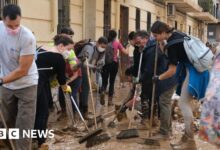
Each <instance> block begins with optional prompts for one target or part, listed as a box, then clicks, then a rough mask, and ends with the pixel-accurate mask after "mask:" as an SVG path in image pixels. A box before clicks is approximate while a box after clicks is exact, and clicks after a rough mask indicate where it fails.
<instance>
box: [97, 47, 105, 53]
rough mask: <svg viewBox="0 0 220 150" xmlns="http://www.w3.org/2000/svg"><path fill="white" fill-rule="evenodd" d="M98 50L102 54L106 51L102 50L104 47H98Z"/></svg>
mask: <svg viewBox="0 0 220 150" xmlns="http://www.w3.org/2000/svg"><path fill="white" fill-rule="evenodd" d="M97 49H98V51H99V52H100V53H102V52H104V51H105V48H102V47H98V48H97Z"/></svg>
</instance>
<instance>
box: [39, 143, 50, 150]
mask: <svg viewBox="0 0 220 150" xmlns="http://www.w3.org/2000/svg"><path fill="white" fill-rule="evenodd" d="M38 150H49V145H48V144H47V143H43V144H41V145H40V147H39V148H38Z"/></svg>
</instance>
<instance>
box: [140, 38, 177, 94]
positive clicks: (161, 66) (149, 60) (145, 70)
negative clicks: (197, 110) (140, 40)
mask: <svg viewBox="0 0 220 150" xmlns="http://www.w3.org/2000/svg"><path fill="white" fill-rule="evenodd" d="M155 50H156V42H155V40H149V41H148V43H147V45H146V46H145V48H144V51H143V61H142V66H141V82H142V85H143V84H144V88H148V89H149V90H148V91H149V92H151V90H152V85H153V83H152V77H153V76H154V63H155ZM168 63H169V62H168V59H167V56H166V55H165V54H164V53H163V52H162V51H161V50H160V49H159V48H158V58H157V75H160V74H162V73H164V72H165V71H167V69H168ZM176 83H177V81H176V78H175V76H173V77H171V78H168V79H166V80H163V81H159V82H157V95H160V94H161V93H163V92H165V91H166V90H168V89H170V88H171V87H173V86H174V85H175V84H176ZM149 94H150V93H149Z"/></svg>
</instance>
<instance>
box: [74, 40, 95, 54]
mask: <svg viewBox="0 0 220 150" xmlns="http://www.w3.org/2000/svg"><path fill="white" fill-rule="evenodd" d="M90 42H91V39H84V40H80V41H78V42H77V43H76V44H75V45H74V51H75V54H76V56H77V57H78V56H79V54H80V53H81V52H82V49H83V48H84V47H85V46H86V45H92V44H91V43H90Z"/></svg>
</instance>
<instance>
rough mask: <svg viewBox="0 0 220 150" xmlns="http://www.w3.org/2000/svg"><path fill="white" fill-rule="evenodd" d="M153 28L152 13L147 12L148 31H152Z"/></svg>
mask: <svg viewBox="0 0 220 150" xmlns="http://www.w3.org/2000/svg"><path fill="white" fill-rule="evenodd" d="M150 28H151V13H150V12H147V31H150Z"/></svg>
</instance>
